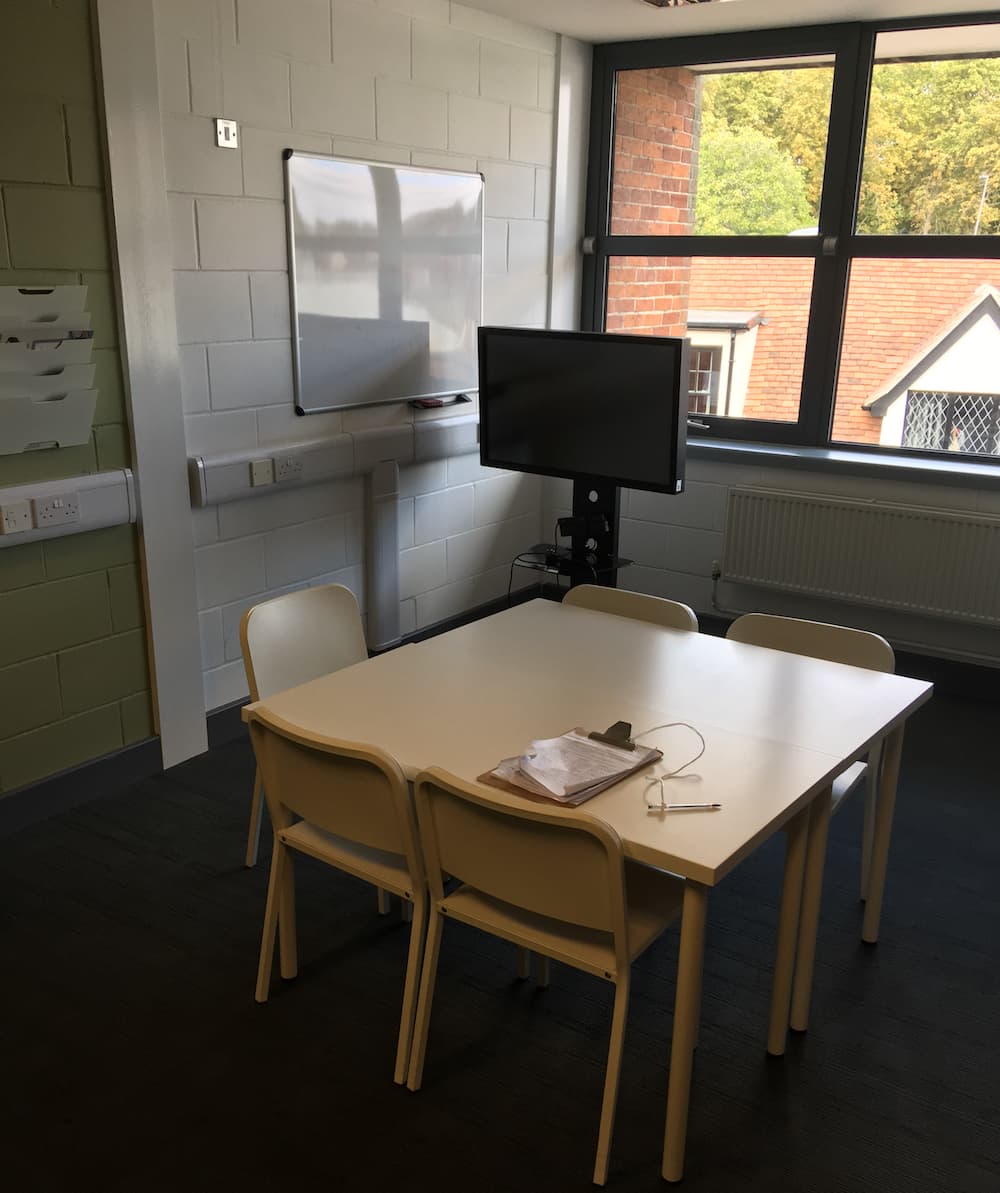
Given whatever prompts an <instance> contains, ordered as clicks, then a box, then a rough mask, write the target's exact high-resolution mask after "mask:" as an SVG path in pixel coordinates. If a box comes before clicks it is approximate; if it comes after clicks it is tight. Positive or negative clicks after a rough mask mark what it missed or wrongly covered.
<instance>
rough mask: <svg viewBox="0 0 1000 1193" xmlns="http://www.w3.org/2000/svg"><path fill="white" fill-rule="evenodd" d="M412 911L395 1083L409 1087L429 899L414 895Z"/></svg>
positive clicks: (411, 905)
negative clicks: (407, 1078) (409, 1069)
mask: <svg viewBox="0 0 1000 1193" xmlns="http://www.w3.org/2000/svg"><path fill="white" fill-rule="evenodd" d="M405 906H407V907H409V908H410V913H411V920H410V948H409V952H408V953H407V957H406V979H405V981H404V982H403V1012H402V1015H401V1017H400V1020H399V1043H398V1044H397V1045H396V1072H395V1074H394V1076H393V1081H395V1083H396V1084H397V1085H405V1083H406V1071H407V1069H408V1068H409V1065H410V1046H411V1043H412V1040H413V1020H414V1016H415V1015H416V1012H417V989H418V986H419V984H420V962H421V961H422V960H423V956H424V936H425V935H426V932H427V897H426V895H423V894H421V895H417V894H414V897H413V902H412V903H410V902H409V900H406V901H405Z"/></svg>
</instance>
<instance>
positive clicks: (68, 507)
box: [31, 493, 80, 530]
mask: <svg viewBox="0 0 1000 1193" xmlns="http://www.w3.org/2000/svg"><path fill="white" fill-rule="evenodd" d="M31 516H32V517H33V518H34V521H35V529H36V530H46V529H47V528H48V527H49V526H64V525H65V524H66V523H67V522H79V521H80V494H79V493H62V494H60V495H59V496H58V497H33V498H32V500H31Z"/></svg>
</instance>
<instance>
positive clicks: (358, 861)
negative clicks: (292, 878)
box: [278, 820, 412, 898]
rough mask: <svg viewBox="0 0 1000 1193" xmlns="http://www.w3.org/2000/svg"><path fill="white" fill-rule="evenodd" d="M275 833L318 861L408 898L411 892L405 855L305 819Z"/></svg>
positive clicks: (285, 841)
mask: <svg viewBox="0 0 1000 1193" xmlns="http://www.w3.org/2000/svg"><path fill="white" fill-rule="evenodd" d="M278 836H279V837H280V838H281V840H282V841H284V843H285V844H286V845H288V846H289V847H290V848H292V849H297V850H298V851H299V852H300V853H306V854H308V855H309V856H310V857H314V858H317V859H318V860H319V861H321V862H328V863H329V864H331V865H333V866H336V867H337V869H339V870H344V871H346V872H347V873H348V874H353V875H354V876H355V877H357V878H363V879H365V880H366V881H367V882H371V883H374V884H375V886H378V887H381V888H383V889H385V890H388V891H392V893H393V894H394V895H405V896H406V897H407V898H409V897H410V895H411V893H412V892H411V886H412V883H411V881H410V874H409V871H408V870H407V868H406V859H405V858H404V857H403V856H402V855H401V854H396V853H386V852H385V851H384V850H382V849H373V848H371V847H370V846H368V845H359V844H358V843H357V842H356V841H348V840H346V839H345V838H343V837H337V836H334V834H333V833H328V832H325V831H324V830H323V829H321V828H317V827H316V826H315V825H312V824H309V823H308V822H307V821H305V820H300V821H299V822H298V823H297V824H293V825H292V826H291V827H290V828H286V829H282V830H281V831H280V832H279V834H278Z"/></svg>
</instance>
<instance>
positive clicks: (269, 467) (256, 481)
mask: <svg viewBox="0 0 1000 1193" xmlns="http://www.w3.org/2000/svg"><path fill="white" fill-rule="evenodd" d="M250 484H251V485H252V486H254V487H256V486H257V485H273V484H274V461H273V460H251V461H250Z"/></svg>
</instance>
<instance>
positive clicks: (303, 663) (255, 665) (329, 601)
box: [240, 584, 368, 700]
mask: <svg viewBox="0 0 1000 1193" xmlns="http://www.w3.org/2000/svg"><path fill="white" fill-rule="evenodd" d="M240 646H241V647H242V650H243V666H244V667H245V668H246V673H247V684H248V685H249V687H250V698H251V699H252V700H266V699H267V697H268V696H271V695H273V694H274V693H275V692H281V691H283V690H284V689H285V688H294V687H295V686H296V685H298V684H300V683H307V682H308V681H309V680H311V679H318V678H319V677H320V676H321V675H329V673H330V672H331V671H338V670H339V669H340V668H341V667H349V666H350V665H351V664H352V663H360V662H361V661H362V660H363V659H366V658H368V647H367V646H366V645H365V630H364V626H363V625H362V623H361V612H360V610H359V609H358V602H357V601H356V600H355V597H354V593H353V592H351V590H350V589H349V588H345V587H344V586H343V584H323V585H321V586H320V587H318V588H304V589H302V590H301V591H300V592H288V593H285V595H284V596H279V597H274V598H273V599H272V600H269V601H263V602H262V603H261V604H259V605H254V607H253V608H252V609H248V610H247V611H246V613H244V614H243V619H242V621H241V622H240Z"/></svg>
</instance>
